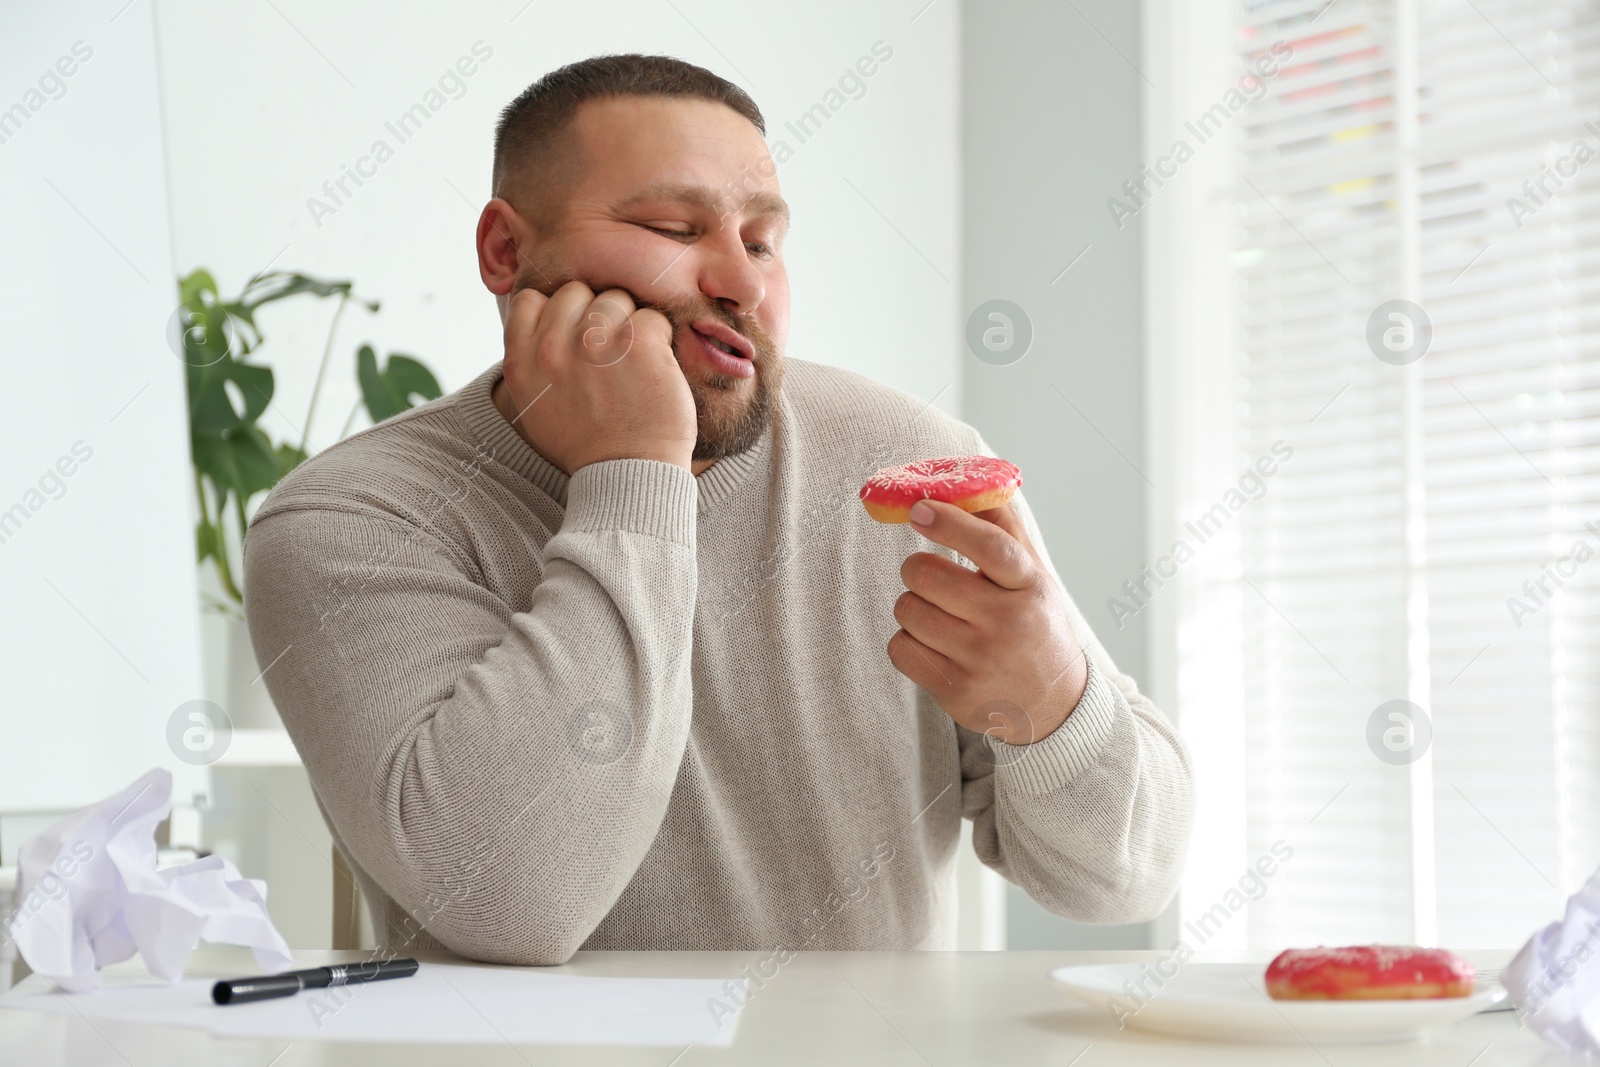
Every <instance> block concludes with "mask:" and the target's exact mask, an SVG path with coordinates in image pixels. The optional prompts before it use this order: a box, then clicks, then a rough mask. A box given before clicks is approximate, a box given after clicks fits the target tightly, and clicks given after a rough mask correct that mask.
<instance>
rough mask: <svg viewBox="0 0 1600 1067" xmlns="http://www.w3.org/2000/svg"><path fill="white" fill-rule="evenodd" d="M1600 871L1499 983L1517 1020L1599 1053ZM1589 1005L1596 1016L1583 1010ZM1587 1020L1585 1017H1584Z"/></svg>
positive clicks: (1564, 1043)
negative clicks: (1507, 994) (1508, 992)
mask: <svg viewBox="0 0 1600 1067" xmlns="http://www.w3.org/2000/svg"><path fill="white" fill-rule="evenodd" d="M1597 957H1600V871H1597V872H1596V873H1595V874H1593V875H1591V876H1590V877H1589V880H1588V881H1587V882H1585V883H1584V885H1583V888H1582V889H1579V890H1578V891H1577V892H1576V893H1574V894H1572V896H1571V898H1569V899H1568V900H1567V914H1566V917H1565V918H1563V919H1560V920H1557V921H1556V922H1553V923H1551V924H1550V925H1549V926H1546V927H1545V928H1544V929H1542V930H1540V931H1539V932H1538V933H1536V934H1534V935H1533V937H1532V938H1530V939H1529V940H1528V943H1527V944H1526V945H1523V946H1522V949H1521V951H1519V952H1518V953H1517V955H1516V957H1515V958H1514V959H1513V960H1512V961H1511V964H1510V966H1508V967H1507V968H1506V969H1505V973H1504V974H1502V975H1501V976H1500V982H1501V984H1502V985H1504V986H1505V987H1506V989H1508V990H1510V992H1511V1002H1512V1004H1514V1005H1515V1006H1516V1010H1517V1017H1518V1018H1520V1019H1521V1020H1522V1021H1523V1022H1525V1023H1527V1024H1528V1025H1529V1026H1530V1027H1532V1028H1533V1030H1534V1032H1535V1033H1537V1034H1539V1035H1540V1036H1541V1037H1543V1038H1545V1039H1546V1040H1547V1041H1549V1042H1551V1043H1552V1044H1555V1045H1559V1046H1561V1047H1562V1048H1564V1049H1567V1050H1568V1051H1572V1052H1583V1051H1589V1052H1600V1033H1597V1032H1596V1022H1600V1018H1597V1017H1596V1012H1600V1004H1596V1003H1595V996H1596V994H1597V993H1600V959H1597ZM1591 1005H1593V1006H1594V1008H1595V1009H1596V1011H1595V1012H1590V1011H1588V1009H1589V1008H1590V1006H1591ZM1586 1016H1588V1017H1587V1018H1586Z"/></svg>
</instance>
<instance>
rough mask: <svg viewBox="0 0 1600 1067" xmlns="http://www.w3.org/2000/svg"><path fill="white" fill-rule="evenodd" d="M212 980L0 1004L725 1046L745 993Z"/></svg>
mask: <svg viewBox="0 0 1600 1067" xmlns="http://www.w3.org/2000/svg"><path fill="white" fill-rule="evenodd" d="M212 981H213V980H212V979H203V980H202V979H189V980H186V981H183V982H180V983H178V984H177V985H165V984H156V983H142V984H139V985H116V986H107V987H105V988H102V989H98V990H95V991H93V992H89V993H53V992H51V993H10V994H7V995H5V996H0V1008H10V1009H21V1010H29V1011H44V1012H52V1013H55V1014H58V1015H67V1014H72V1015H76V1014H82V1015H85V1016H88V1017H89V1018H91V1019H95V1018H105V1019H122V1020H133V1021H143V1022H148V1023H152V1024H158V1025H166V1026H185V1027H198V1028H201V1029H205V1030H210V1031H211V1032H212V1033H215V1034H219V1035H224V1036H229V1037H255V1038H281V1039H284V1040H291V1041H293V1040H302V1039H304V1040H312V1041H368V1042H412V1041H422V1042H450V1043H459V1044H496V1045H497V1044H505V1043H507V1042H509V1043H511V1044H517V1045H524V1044H563V1045H670V1046H675V1047H681V1046H684V1045H707V1046H712V1047H720V1048H726V1047H728V1046H730V1045H732V1044H733V1037H734V1031H735V1030H736V1029H737V1026H738V1021H739V1014H738V1010H737V1009H738V1006H739V1005H740V1004H741V1003H742V1002H743V1000H744V998H745V996H746V994H747V983H746V980H745V979H743V978H736V979H731V980H723V979H714V978H712V979H708V978H601V977H589V976H584V975H571V974H548V973H542V972H540V971H537V970H527V969H523V968H517V967H489V966H477V965H470V964H450V963H430V962H423V964H422V966H421V968H420V969H419V970H418V971H417V973H416V974H414V975H412V976H411V977H409V978H394V979H388V980H384V981H379V982H371V983H356V984H353V985H349V986H344V987H342V988H338V989H326V990H308V991H306V992H304V993H299V994H296V995H295V996H292V997H283V998H280V999H277V1000H264V1001H257V1002H255V1003H252V1004H230V1005H227V1006H226V1007H219V1006H218V1005H215V1004H213V1003H212V1002H211V985H212ZM730 991H731V992H730ZM719 1005H720V1007H719ZM729 1008H732V1009H734V1010H733V1011H732V1013H729V1011H728V1009H729Z"/></svg>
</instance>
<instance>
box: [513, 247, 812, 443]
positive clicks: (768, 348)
mask: <svg viewBox="0 0 1600 1067" xmlns="http://www.w3.org/2000/svg"><path fill="white" fill-rule="evenodd" d="M574 277H575V275H574V274H573V273H572V272H571V271H570V270H569V269H567V268H565V267H564V266H563V265H562V264H561V263H560V262H549V263H546V264H545V265H544V268H543V269H539V268H533V269H531V270H529V271H525V272H524V273H523V276H522V277H520V278H518V279H517V284H516V288H515V289H513V290H512V292H513V293H515V292H516V290H517V289H534V290H536V291H538V292H540V293H543V294H544V295H545V296H547V297H548V296H553V295H554V294H555V292H556V290H557V289H560V288H561V287H562V286H563V285H565V284H566V283H567V282H568V281H571V280H573V278H574ZM579 280H581V281H583V282H584V284H586V285H588V286H589V288H590V289H592V290H593V291H594V292H595V293H596V294H599V293H602V292H604V291H605V290H607V289H621V290H623V291H624V292H626V293H627V294H628V296H629V297H630V298H632V300H633V303H634V306H635V307H640V308H651V309H653V310H655V311H659V312H660V313H661V314H662V315H663V316H665V318H666V320H667V322H668V323H670V324H671V326H672V354H673V356H674V357H675V358H676V359H677V361H678V369H679V370H680V371H682V372H683V377H684V380H685V381H687V382H688V383H689V395H690V396H692V397H693V398H694V409H695V427H696V428H695V440H694V452H693V453H692V455H691V456H690V458H691V459H696V460H706V459H709V460H718V459H723V458H725V457H728V456H736V455H738V454H739V453H741V452H744V451H747V450H748V449H750V448H752V447H754V446H755V444H756V442H758V441H760V440H761V435H762V434H764V433H766V431H767V427H768V426H769V425H770V424H771V422H772V416H773V411H774V408H775V406H776V403H777V397H778V390H779V389H780V388H781V386H782V384H783V357H782V354H781V353H780V352H779V351H778V347H777V345H776V344H774V343H773V341H772V338H771V337H770V336H769V335H768V334H767V332H766V331H765V330H763V329H762V328H761V326H760V325H759V324H758V323H756V321H755V320H754V319H751V318H748V317H739V316H735V315H733V314H732V313H730V312H729V311H728V310H727V309H726V308H724V307H723V306H722V304H721V303H719V302H718V301H716V300H713V299H711V298H710V297H708V296H706V295H705V294H704V293H700V292H692V293H684V294H682V295H681V296H677V297H673V298H670V299H667V300H664V301H659V302H657V301H650V300H641V299H640V298H639V297H638V296H637V295H635V294H634V293H633V291H632V290H630V289H628V287H627V286H624V285H616V284H610V283H604V282H595V281H592V280H590V279H588V278H583V279H579ZM700 319H713V320H715V321H717V322H721V323H723V324H724V325H726V326H727V327H728V328H729V329H731V330H733V331H735V332H736V333H739V334H742V335H743V336H744V338H745V339H746V340H748V341H749V342H750V347H751V349H752V350H753V355H752V358H751V362H752V363H754V364H755V371H756V372H755V375H754V376H753V377H752V378H749V379H745V378H738V377H735V376H734V375H731V374H722V373H720V372H718V371H712V370H704V369H699V370H693V371H692V370H689V369H688V368H687V367H686V361H687V359H688V358H692V357H685V355H684V353H683V352H682V351H681V350H680V349H679V347H678V338H679V337H680V336H682V335H685V334H688V333H691V332H692V331H691V330H690V325H691V324H692V323H694V322H696V321H698V320H700ZM696 362H698V361H696ZM747 381H748V382H749V385H748V386H747V385H746V384H745V383H746V382H747ZM746 392H748V395H741V394H743V393H746Z"/></svg>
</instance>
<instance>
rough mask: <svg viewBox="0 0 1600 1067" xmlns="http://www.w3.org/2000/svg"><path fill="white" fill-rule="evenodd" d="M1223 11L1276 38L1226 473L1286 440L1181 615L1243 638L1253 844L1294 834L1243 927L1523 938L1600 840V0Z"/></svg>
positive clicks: (1265, 39)
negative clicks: (1411, 346) (1287, 452)
mask: <svg viewBox="0 0 1600 1067" xmlns="http://www.w3.org/2000/svg"><path fill="white" fill-rule="evenodd" d="M1233 11H1234V20H1235V22H1234V27H1233V31H1234V32H1233V36H1232V41H1233V45H1234V49H1235V51H1236V54H1235V55H1233V56H1232V57H1231V60H1232V62H1233V64H1234V65H1235V67H1236V68H1237V70H1238V71H1239V72H1243V71H1245V70H1246V69H1247V68H1248V66H1249V65H1250V64H1251V63H1253V62H1255V61H1256V59H1258V58H1259V57H1260V56H1261V55H1263V54H1265V53H1267V52H1268V51H1269V50H1270V49H1272V48H1273V47H1274V46H1279V48H1280V51H1281V46H1282V44H1283V43H1287V45H1288V46H1289V47H1290V48H1291V49H1292V57H1291V58H1289V59H1288V60H1287V61H1286V62H1284V63H1283V64H1282V66H1281V68H1280V69H1279V70H1278V72H1277V73H1276V75H1275V76H1274V77H1272V78H1269V79H1267V80H1266V81H1267V88H1266V91H1265V92H1264V93H1262V94H1260V98H1259V99H1258V100H1257V101H1255V102H1252V103H1249V104H1248V105H1247V106H1246V107H1245V108H1244V109H1243V110H1242V111H1241V112H1240V113H1239V115H1238V117H1237V118H1235V119H1234V120H1233V121H1232V123H1231V126H1230V129H1229V133H1228V136H1229V137H1230V139H1231V145H1230V147H1231V150H1232V152H1233V160H1232V171H1231V173H1232V181H1231V182H1230V183H1229V185H1228V186H1227V187H1226V188H1225V190H1224V191H1223V195H1221V196H1220V197H1218V198H1217V200H1218V201H1220V202H1218V203H1217V204H1216V207H1217V210H1220V211H1225V212H1227V213H1228V215H1229V217H1230V218H1231V221H1232V226H1231V240H1230V239H1228V238H1227V237H1224V238H1223V239H1224V240H1226V241H1227V243H1228V247H1227V248H1225V249H1220V250H1219V253H1220V256H1221V257H1225V259H1224V260H1222V261H1225V262H1227V263H1228V264H1229V274H1230V277H1229V278H1228V279H1227V281H1226V282H1225V283H1223V284H1220V285H1218V286H1216V287H1215V288H1214V289H1213V290H1212V293H1213V294H1214V295H1215V296H1216V297H1217V298H1219V299H1222V300H1226V301H1228V302H1229V303H1230V305H1231V309H1232V326H1233V335H1234V344H1233V345H1232V347H1231V351H1229V352H1227V354H1226V362H1225V363H1224V364H1223V365H1221V366H1218V367H1215V368H1213V369H1214V370H1215V371H1216V372H1217V373H1221V374H1226V375H1228V376H1230V377H1231V378H1232V380H1233V381H1234V383H1235V397H1236V403H1235V405H1234V411H1233V412H1232V413H1231V417H1230V418H1226V419H1223V420H1220V421H1219V422H1218V423H1217V425H1219V426H1220V427H1221V430H1219V431H1218V432H1221V433H1225V434H1227V435H1228V436H1229V440H1228V441H1227V442H1226V443H1227V444H1230V445H1231V446H1232V451H1233V453H1234V455H1233V459H1232V466H1233V469H1231V470H1229V471H1226V472H1225V471H1221V470H1218V471H1217V472H1216V474H1217V480H1218V482H1219V484H1222V483H1223V480H1224V479H1226V480H1230V481H1231V480H1234V479H1237V478H1238V476H1239V473H1240V472H1241V471H1243V470H1244V469H1245V468H1246V467H1247V466H1249V465H1251V464H1253V463H1255V462H1256V461H1257V460H1258V458H1259V457H1261V456H1263V455H1269V454H1272V452H1273V449H1274V445H1275V443H1279V442H1281V443H1282V445H1283V446H1287V447H1288V448H1289V449H1292V458H1291V459H1288V460H1287V461H1284V462H1282V463H1281V465H1280V467H1279V470H1278V471H1277V473H1276V474H1275V475H1274V476H1273V477H1272V478H1271V479H1270V480H1269V481H1267V482H1266V486H1267V488H1266V489H1265V490H1264V491H1263V492H1262V494H1261V496H1260V497H1259V499H1252V500H1250V501H1249V502H1248V503H1247V505H1246V506H1244V507H1242V508H1239V509H1238V510H1237V514H1236V516H1235V517H1233V518H1232V520H1231V525H1230V527H1229V529H1228V530H1227V534H1226V536H1225V537H1223V538H1221V539H1219V541H1218V547H1217V548H1215V549H1214V551H1213V553H1212V558H1211V559H1210V561H1209V562H1208V563H1207V565H1206V566H1205V567H1204V568H1202V569H1201V571H1200V577H1199V579H1198V580H1196V581H1194V582H1192V583H1190V584H1188V585H1186V586H1183V587H1182V589H1181V590H1180V592H1179V594H1178V595H1179V596H1180V597H1181V598H1182V601H1181V603H1180V605H1179V608H1178V620H1179V621H1178V628H1177V632H1178V638H1177V639H1178V641H1179V642H1180V643H1181V644H1183V645H1185V646H1186V647H1185V648H1184V649H1181V650H1180V653H1181V654H1180V656H1179V662H1180V663H1187V664H1191V665H1193V664H1200V663H1204V662H1205V661H1206V658H1207V657H1206V650H1207V647H1208V645H1209V644H1210V643H1212V642H1215V641H1224V640H1228V639H1229V635H1230V634H1231V635H1234V639H1236V640H1237V641H1238V643H1239V649H1240V650H1239V651H1238V652H1236V653H1232V655H1233V656H1234V657H1235V661H1236V663H1237V670H1238V675H1239V677H1238V688H1237V693H1238V699H1239V700H1240V701H1241V703H1242V719H1243V730H1242V733H1243V740H1244V747H1245V756H1244V764H1243V766H1244V777H1245V785H1244V798H1245V799H1244V805H1243V818H1244V819H1245V820H1246V822H1247V825H1246V827H1245V828H1244V833H1243V837H1244V841H1245V845H1246V849H1247V851H1248V853H1249V856H1250V857H1254V856H1257V855H1261V854H1264V853H1267V852H1268V850H1269V849H1270V847H1271V845H1272V843H1273V842H1275V841H1279V840H1283V841H1288V842H1290V843H1291V844H1292V845H1293V846H1294V848H1295V855H1294V858H1293V859H1292V860H1291V861H1289V862H1287V863H1285V864H1283V869H1282V871H1281V873H1280V874H1279V875H1278V876H1277V877H1276V878H1274V879H1273V882H1272V885H1271V889H1270V892H1267V893H1266V894H1265V895H1263V896H1262V898H1261V899H1260V900H1258V901H1255V902H1254V903H1253V904H1252V907H1251V908H1250V916H1249V923H1248V940H1249V942H1250V944H1251V946H1252V947H1258V948H1263V949H1266V948H1277V947H1282V946H1285V945H1291V944H1294V945H1307V944H1317V943H1319V942H1320V943H1359V942H1368V941H1398V942H1407V941H1420V942H1424V943H1427V942H1436V943H1439V944H1445V945H1451V946H1457V947H1479V946H1502V945H1504V946H1510V945H1516V944H1520V943H1521V942H1522V941H1523V940H1525V939H1526V938H1527V937H1528V935H1529V934H1530V933H1531V932H1532V931H1533V930H1534V929H1535V928H1536V927H1537V926H1538V925H1540V924H1542V923H1543V922H1546V921H1548V920H1549V919H1550V918H1552V917H1554V916H1555V915H1557V914H1558V913H1559V910H1560V906H1561V902H1562V900H1563V899H1564V896H1565V894H1566V893H1568V892H1570V891H1572V890H1573V889H1575V888H1576V887H1577V885H1578V884H1579V883H1581V881H1582V880H1583V879H1584V878H1585V877H1587V875H1588V874H1590V873H1591V872H1592V871H1593V870H1594V868H1595V866H1596V865H1597V864H1600V833H1597V830H1600V827H1597V826H1596V823H1597V821H1600V793H1597V784H1600V737H1597V732H1600V730H1597V723H1600V716H1597V714H1596V711H1597V703H1600V692H1597V690H1596V674H1597V667H1600V647H1597V640H1600V595H1597V593H1596V590H1597V589H1600V359H1597V356H1596V346H1597V341H1600V338H1597V337H1596V332H1597V329H1600V311H1597V310H1596V305H1595V301H1594V300H1593V295H1594V291H1595V289H1596V287H1597V286H1600V192H1597V190H1600V13H1597V11H1596V10H1595V8H1593V7H1592V6H1591V5H1590V4H1588V3H1586V2H1572V0H1515V2H1513V0H1437V2H1435V0H1336V2H1335V3H1332V4H1329V3H1327V0H1257V2H1249V0H1245V2H1239V3H1237V4H1236V5H1235V7H1234V9H1233ZM1204 103H1206V101H1204V100H1201V101H1196V102H1195V105H1194V107H1192V108H1191V110H1195V109H1203V105H1204ZM1591 159H1592V162H1591ZM1220 232H1222V233H1224V234H1227V233H1228V232H1229V231H1228V230H1223V231H1220ZM1394 300H1409V301H1413V302H1414V303H1415V304H1417V305H1420V307H1421V309H1422V313H1423V315H1424V316H1425V320H1423V319H1422V318H1421V317H1419V316H1416V315H1411V314H1409V313H1406V314H1405V315H1404V318H1403V319H1397V320H1392V319H1389V318H1387V317H1386V316H1380V319H1381V321H1380V323H1379V325H1380V326H1381V327H1384V328H1388V327H1390V326H1398V327H1399V328H1401V330H1402V333H1403V331H1404V329H1405V327H1407V326H1409V327H1410V328H1411V329H1412V330H1413V331H1417V330H1420V328H1421V327H1422V325H1423V323H1424V321H1426V323H1429V324H1431V329H1432V335H1431V342H1430V343H1429V346H1428V347H1427V349H1426V352H1425V353H1424V354H1423V355H1422V356H1421V358H1420V359H1418V360H1416V361H1415V362H1411V363H1407V362H1405V361H1404V360H1405V356H1404V353H1400V354H1399V355H1396V354H1395V353H1393V352H1389V355H1388V360H1387V361H1386V359H1380V358H1379V356H1378V354H1376V353H1377V351H1378V350H1379V349H1382V347H1383V346H1382V345H1381V343H1380V344H1378V345H1377V346H1376V347H1374V345H1372V344H1370V343H1369V340H1368V338H1369V325H1370V320H1371V319H1372V317H1373V313H1374V311H1375V310H1376V309H1378V308H1379V306H1380V305H1384V304H1386V303H1387V302H1389V301H1394ZM1413 320H1414V321H1413ZM1378 336H1379V337H1381V330H1380V331H1379V333H1378ZM1395 336H1396V337H1397V338H1398V339H1399V340H1402V341H1403V340H1404V338H1403V336H1401V335H1395ZM1415 336H1417V334H1416V333H1415V332H1414V333H1413V337H1415ZM1591 524H1592V525H1591ZM1591 557H1592V558H1591ZM1219 617H1225V624H1223V625H1219V624H1217V620H1218V619H1219ZM1183 669H1185V668H1182V667H1180V671H1182V670H1183ZM1188 669H1190V670H1191V671H1194V670H1201V669H1205V670H1213V669H1214V667H1205V668H1201V667H1191V668H1188ZM1191 681H1192V680H1191ZM1180 690H1182V691H1184V692H1193V691H1194V690H1195V685H1194V684H1188V685H1184V684H1182V679H1180ZM1396 700H1410V701H1412V702H1414V703H1415V704H1417V705H1420V706H1421V707H1422V708H1423V709H1425V711H1426V713H1427V716H1428V719H1429V721H1430V722H1431V739H1429V741H1428V743H1427V747H1426V750H1425V752H1423V749H1422V746H1421V745H1420V744H1419V743H1417V742H1418V740H1419V739H1420V738H1422V737H1423V736H1424V735H1426V734H1428V733H1429V732H1430V730H1429V728H1428V726H1427V725H1426V724H1424V725H1423V726H1422V727H1421V728H1418V729H1414V730H1413V732H1412V733H1411V734H1410V735H1409V737H1410V740H1411V742H1412V747H1411V750H1410V751H1409V752H1408V751H1406V750H1405V741H1406V740H1407V737H1406V736H1405V735H1404V731H1403V730H1402V731H1401V733H1399V734H1396V733H1393V732H1391V731H1394V730H1397V729H1401V726H1403V724H1404V722H1405V720H1403V719H1391V718H1388V717H1386V716H1379V718H1378V726H1377V727H1374V726H1373V721H1374V716H1375V714H1377V713H1378V712H1379V709H1380V706H1381V705H1385V704H1386V703H1387V702H1390V701H1396ZM1181 714H1182V708H1181V707H1180V715H1181ZM1374 731H1376V732H1374ZM1385 737H1388V738H1389V739H1390V740H1391V741H1393V742H1396V747H1388V748H1386V747H1385V743H1384V741H1383V738H1385ZM1385 752H1387V753H1388V754H1389V756H1388V758H1385V755H1384V753H1385ZM1396 752H1398V753H1399V754H1398V755H1396V754H1395V753H1396ZM1417 752H1422V753H1423V754H1422V755H1420V757H1419V758H1415V759H1411V758H1409V757H1411V756H1412V755H1415V753H1417ZM1199 770H1200V773H1202V774H1204V773H1205V772H1206V768H1205V767H1204V766H1201V767H1200V768H1199ZM1212 903H1214V902H1213V901H1210V900H1207V899H1199V900H1190V899H1187V898H1186V899H1185V901H1184V903H1183V912H1184V915H1185V917H1186V918H1192V917H1194V916H1197V915H1199V914H1201V913H1202V912H1204V910H1205V909H1206V908H1207V907H1208V906H1209V905H1210V904H1212Z"/></svg>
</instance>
